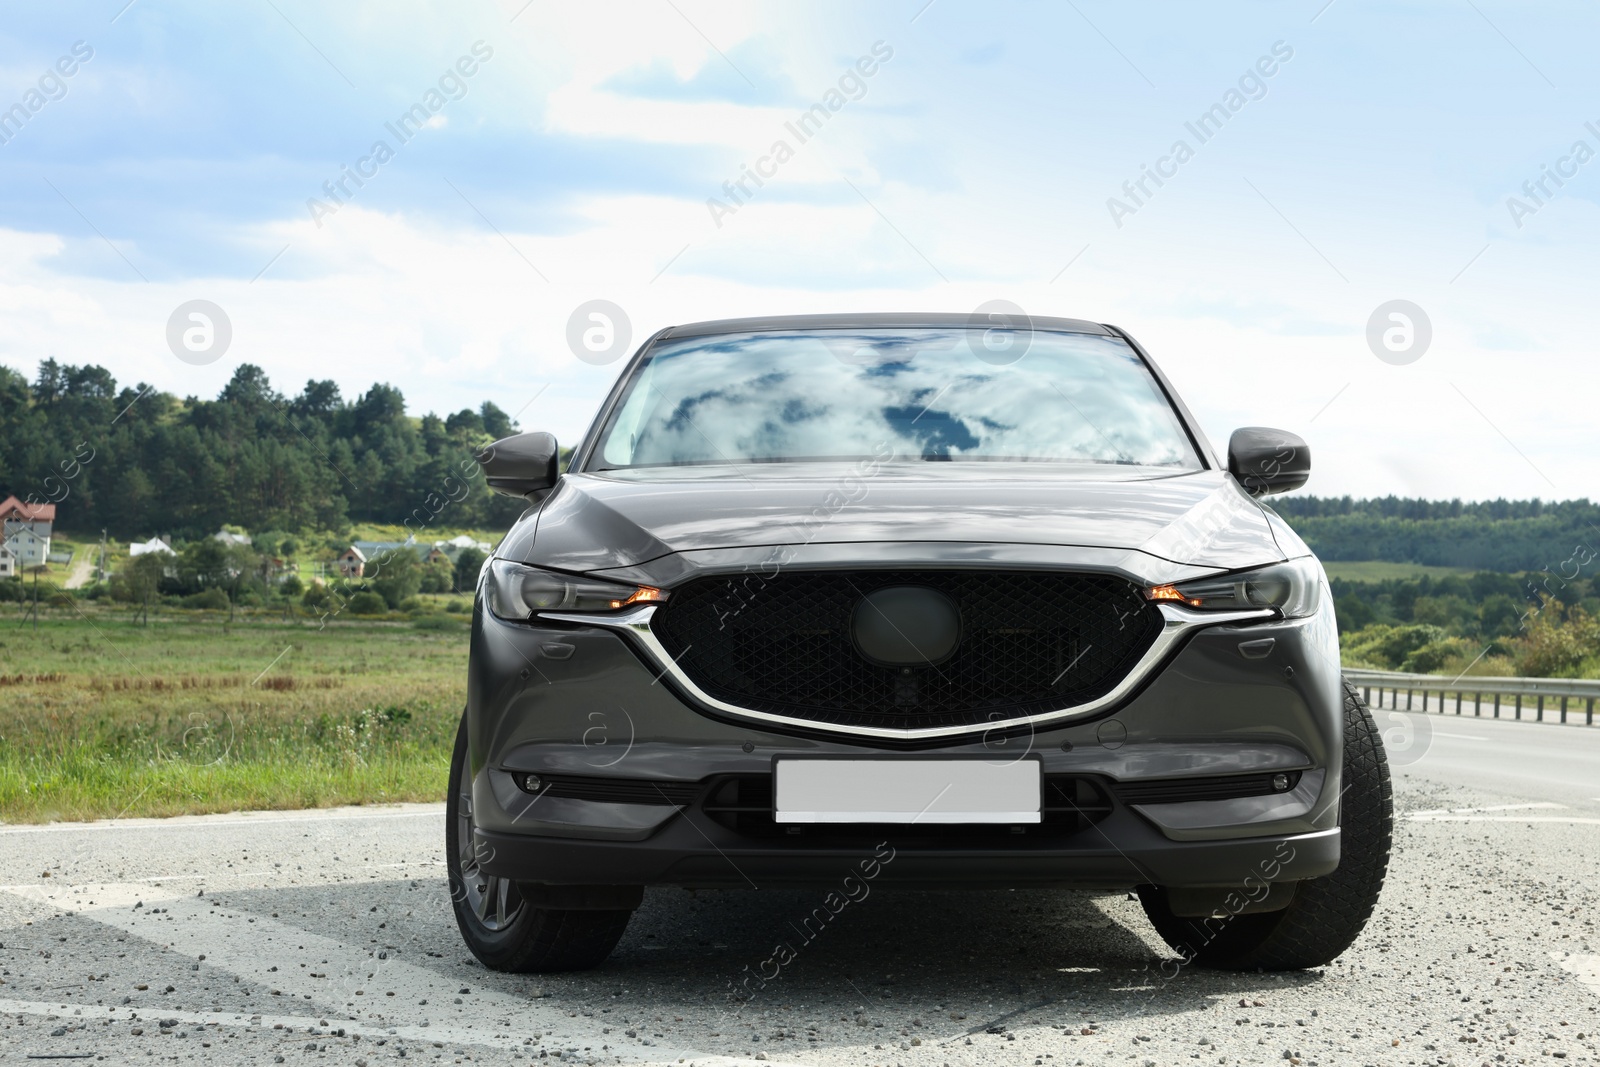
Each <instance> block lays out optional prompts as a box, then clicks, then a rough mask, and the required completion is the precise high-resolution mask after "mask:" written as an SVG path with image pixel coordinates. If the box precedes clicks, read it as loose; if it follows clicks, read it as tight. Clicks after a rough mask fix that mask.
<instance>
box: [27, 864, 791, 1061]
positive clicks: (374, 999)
mask: <svg viewBox="0 0 1600 1067" xmlns="http://www.w3.org/2000/svg"><path fill="white" fill-rule="evenodd" d="M0 889H3V890H4V891H6V892H9V893H11V894H13V895H15V896H18V897H21V898H23V899H25V900H29V901H32V902H34V903H38V904H46V905H49V906H51V907H53V908H57V909H62V908H70V909H71V910H73V911H76V912H79V913H80V914H82V915H83V917H85V918H88V919H92V920H93V921H95V922H99V923H103V924H105V925H107V926H110V927H114V928H116V929H118V930H122V931H124V932H126V933H128V934H131V935H133V936H135V937H138V938H141V939H142V940H145V941H148V942H150V943H151V944H153V945H156V946H159V947H160V948H162V949H165V950H167V951H171V952H176V953H179V954H182V955H185V956H188V957H189V958H190V959H198V958H199V957H200V956H201V955H202V954H203V955H204V956H205V966H207V967H216V968H218V969H220V970H222V971H225V972H227V973H228V974H231V975H235V976H237V977H239V978H241V979H243V980H245V981H248V982H252V983H254V984H255V985H256V986H257V987H258V988H259V989H264V990H266V991H267V994H268V996H270V997H273V998H277V997H281V998H282V1000H281V1003H282V1004H283V1007H284V1008H285V1009H289V1008H290V1006H291V1005H294V1006H296V1007H304V1008H306V1009H307V1010H308V1011H315V1012H316V1013H317V1017H327V1018H334V1017H338V1018H339V1019H340V1022H339V1023H337V1024H335V1025H338V1026H344V1027H345V1030H346V1032H347V1033H348V1032H350V1030H351V1026H349V1025H347V1023H346V1021H345V1020H347V1019H348V1021H349V1022H353V1023H356V1024H357V1025H359V1026H364V1027H365V1028H366V1029H367V1030H368V1031H369V1032H371V1033H373V1034H379V1035H384V1034H389V1033H390V1030H391V1028H392V1029H393V1031H394V1036H396V1037H400V1036H405V1037H407V1038H409V1039H411V1040H415V1041H444V1042H449V1043H452V1044H472V1045H487V1046H492V1047H496V1048H516V1049H521V1048H524V1047H528V1046H524V1045H523V1040H524V1039H525V1038H536V1037H537V1036H538V1035H541V1034H543V1035H545V1044H544V1046H543V1047H544V1048H548V1049H552V1050H554V1049H557V1048H560V1049H567V1048H571V1047H573V1046H578V1047H580V1048H582V1047H583V1046H589V1047H591V1048H593V1049H597V1050H598V1049H599V1048H600V1047H601V1046H602V1045H606V1046H610V1048H609V1051H610V1052H612V1053H613V1054H616V1055H622V1056H627V1055H629V1054H630V1052H631V1050H630V1049H628V1048H619V1047H618V1043H621V1042H624V1041H627V1040H628V1039H626V1038H623V1037H622V1036H620V1033H619V1031H620V1030H621V1029H623V1028H622V1027H620V1026H618V1027H612V1030H613V1033H611V1034H605V1033H603V1031H602V1029H601V1023H600V1021H599V1020H594V1021H592V1022H591V1021H589V1020H587V1019H583V1018H573V1017H570V1016H568V1015H567V1014H566V1011H565V1010H564V1009H561V1008H556V1007H553V1006H551V1007H546V1006H542V1005H541V1004H540V1002H539V1000H538V999H535V998H528V997H522V996H513V995H511V994H507V993H498V992H495V991H493V990H488V989H484V988H482V986H481V985H479V984H478V983H476V982H473V983H471V984H472V986H473V991H472V993H470V994H468V995H466V996H464V997H462V996H458V994H457V992H456V988H455V987H457V986H458V985H460V984H461V983H462V979H461V978H459V977H451V976H448V975H445V974H442V973H440V972H438V971H434V970H430V969H428V968H426V967H419V966H415V965H413V964H409V963H403V962H401V961H400V960H398V959H396V958H395V957H397V956H399V955H400V952H399V951H398V950H394V949H389V948H382V949H380V948H378V947H376V946H374V947H372V948H357V947H354V946H352V945H349V944H346V943H344V942H342V941H338V940H335V939H333V938H330V937H324V936H322V935H321V934H315V933H311V932H310V931H307V930H304V929H301V928H300V927H297V926H293V925H291V924H289V923H285V922H280V921H277V920H274V919H270V918H267V917H265V916H262V915H251V914H248V913H246V912H240V911H234V910H232V909H230V908H224V907H219V906H217V905H216V904H215V903H214V902H213V901H212V900H209V899H207V898H205V897H197V896H195V895H193V894H192V893H190V892H189V891H188V890H187V889H177V888H176V887H173V888H168V887H164V886H153V885H150V884H149V883H136V882H113V883H99V884H95V885H85V886H67V885H63V886H59V887H57V886H50V887H45V886H35V885H19V886H3V887H0ZM80 890H81V891H80ZM91 900H92V901H94V903H93V904H92V905H91V904H90V903H89V902H90V901H91ZM139 900H143V901H145V903H146V905H147V906H146V907H145V908H138V909H135V908H133V907H132V906H131V905H132V904H133V903H135V902H137V901H139ZM152 901H157V902H159V903H160V905H161V911H159V912H156V911H154V910H153V909H151V908H149V907H148V905H149V904H150V903H151V902H152ZM458 999H459V1000H462V1001H463V1003H461V1004H456V1003H454V1001H456V1000H458ZM424 1000H425V1001H427V1004H426V1005H424V1004H421V1003H419V1002H420V1001H424ZM11 1004H17V1005H24V1006H26V1005H32V1007H7V1005H11ZM66 1007H67V1008H70V1009H71V1010H73V1011H82V1012H87V1011H90V1010H91V1009H90V1008H89V1007H88V1006H87V1005H77V1004H72V1005H66ZM6 1010H12V1011H24V1010H26V1011H30V1012H32V1013H33V1014H39V1013H41V1012H45V1013H53V1014H61V1013H62V1012H63V1010H64V1009H63V1006H62V1005H56V1004H51V1003H48V1002H42V1001H41V1002H31V1001H0V1011H6ZM92 1010H93V1011H95V1012H110V1014H111V1017H113V1018H114V1017H117V1015H118V1010H117V1009H105V1008H101V1007H98V1006H97V1007H95V1008H94V1009H92ZM120 1010H121V1011H124V1012H127V1011H129V1009H120ZM145 1012H146V1014H149V1012H150V1009H149V1008H146V1009H145ZM159 1013H160V1014H161V1015H163V1016H174V1015H175V1016H177V1017H181V1018H193V1019H195V1020H200V1019H202V1018H203V1019H204V1020H205V1021H206V1022H220V1023H224V1024H225V1025H235V1026H238V1025H247V1024H244V1023H241V1022H240V1021H239V1020H240V1018H241V1017H243V1018H249V1017H251V1016H252V1015H255V1014H258V1013H257V1012H255V1011H254V1009H248V1010H246V1009H241V1010H240V1011H237V1012H208V1013H190V1015H188V1016H184V1015H183V1013H181V1012H177V1013H174V1012H171V1011H168V1010H167V1009H166V1008H161V1009H159ZM362 1014H364V1015H365V1017H366V1018H365V1021H362V1020H360V1019H358V1018H357V1016H358V1015H362ZM313 1018H314V1017H313V1016H311V1015H283V1016H281V1017H276V1018H275V1019H274V1021H280V1022H283V1023H284V1025H285V1026H288V1025H291V1024H292V1025H295V1026H308V1025H309V1024H310V1020H312V1019H313ZM505 1019H515V1020H516V1025H515V1026H514V1027H512V1028H509V1029H508V1028H506V1027H504V1026H498V1025H497V1022H498V1021H501V1020H505ZM398 1020H405V1021H407V1022H410V1023H416V1024H417V1025H405V1026H403V1025H401V1024H400V1022H399V1021H398ZM419 1020H420V1022H419ZM434 1020H438V1023H437V1025H434ZM197 1024H198V1023H197ZM267 1025H268V1027H269V1028H270V1026H271V1022H269V1023H267ZM649 1056H650V1057H651V1058H650V1059H649V1060H645V1061H642V1062H650V1063H654V1062H662V1063H675V1062H677V1061H678V1060H679V1059H680V1058H683V1059H686V1060H687V1059H693V1060H694V1061H695V1062H696V1063H699V1064H713V1063H722V1064H730V1065H731V1064H736V1063H737V1064H744V1063H753V1062H755V1061H753V1060H743V1059H732V1058H728V1057H717V1056H710V1055H708V1054H706V1053H704V1052H699V1051H695V1050H692V1049H682V1048H676V1049H675V1048H668V1047H665V1046H662V1047H651V1048H650V1051H649ZM658 1058H659V1059H658ZM768 1062H769V1063H770V1062H771V1061H768Z"/></svg>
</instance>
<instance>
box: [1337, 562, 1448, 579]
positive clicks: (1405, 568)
mask: <svg viewBox="0 0 1600 1067" xmlns="http://www.w3.org/2000/svg"><path fill="white" fill-rule="evenodd" d="M1322 566H1323V567H1324V568H1326V569H1327V571H1328V577H1329V578H1343V579H1345V580H1346V581H1350V582H1382V581H1387V580H1388V579H1390V578H1422V577H1428V578H1443V577H1445V576H1446V575H1450V574H1472V573H1473V572H1474V568H1472V567H1430V566H1428V565H1426V564H1423V563H1390V562H1388V561H1386V560H1378V559H1365V560H1338V561H1334V562H1331V563H1330V562H1329V561H1328V560H1323V561H1322Z"/></svg>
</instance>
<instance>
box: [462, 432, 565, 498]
mask: <svg viewBox="0 0 1600 1067" xmlns="http://www.w3.org/2000/svg"><path fill="white" fill-rule="evenodd" d="M559 459H560V449H558V448H557V447H556V439H555V437H554V436H552V435H551V434H547V433H519V434H517V435H516V436H515V437H502V438H501V439H500V440H498V441H496V442H495V443H494V444H492V445H490V446H489V447H487V448H485V449H484V450H483V451H481V452H479V453H478V454H477V460H478V466H480V467H482V468H483V479H484V481H486V482H488V483H489V488H490V489H493V490H494V491H495V492H497V493H504V494H505V495H506V496H528V495H530V494H532V493H537V492H538V491H539V490H541V489H549V488H550V487H551V486H553V485H555V484H556V479H557V478H558V477H560V473H561V472H560V470H559V469H558V468H557V464H558V462H559Z"/></svg>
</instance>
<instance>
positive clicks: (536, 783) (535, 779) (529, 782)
mask: <svg viewBox="0 0 1600 1067" xmlns="http://www.w3.org/2000/svg"><path fill="white" fill-rule="evenodd" d="M1278 777H1279V778H1282V777H1283V775H1281V774H1280V775H1279V776H1278ZM1274 784H1276V783H1274ZM542 788H544V783H543V782H541V781H540V780H539V776H538V775H537V774H525V775H523V776H522V789H523V791H524V792H527V793H537V792H538V791H539V790H540V789H542Z"/></svg>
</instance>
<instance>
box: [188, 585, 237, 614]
mask: <svg viewBox="0 0 1600 1067" xmlns="http://www.w3.org/2000/svg"><path fill="white" fill-rule="evenodd" d="M179 603H180V605H181V606H183V607H185V608H188V609H190V610H191V611H194V610H200V611H227V610H228V594H227V593H224V592H223V591H222V590H221V589H218V588H217V587H216V586H212V587H211V588H210V589H202V590H201V591H200V592H198V593H192V594H190V595H189V596H186V597H184V598H183V599H182V600H181V601H180V602H179Z"/></svg>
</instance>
